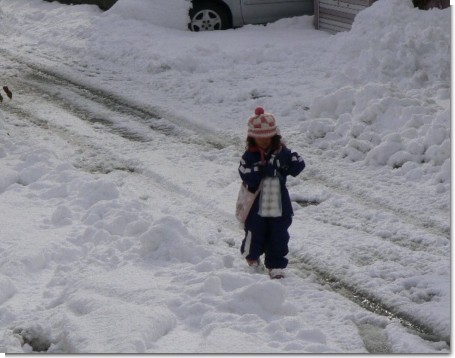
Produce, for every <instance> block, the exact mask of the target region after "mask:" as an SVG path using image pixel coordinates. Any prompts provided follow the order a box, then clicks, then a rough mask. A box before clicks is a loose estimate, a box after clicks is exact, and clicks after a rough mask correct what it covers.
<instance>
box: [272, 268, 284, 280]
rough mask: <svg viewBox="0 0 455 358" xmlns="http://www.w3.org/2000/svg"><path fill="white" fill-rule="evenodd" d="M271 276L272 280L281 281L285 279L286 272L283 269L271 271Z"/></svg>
mask: <svg viewBox="0 0 455 358" xmlns="http://www.w3.org/2000/svg"><path fill="white" fill-rule="evenodd" d="M269 276H270V278H272V279H280V278H284V270H283V269H279V268H276V269H269Z"/></svg>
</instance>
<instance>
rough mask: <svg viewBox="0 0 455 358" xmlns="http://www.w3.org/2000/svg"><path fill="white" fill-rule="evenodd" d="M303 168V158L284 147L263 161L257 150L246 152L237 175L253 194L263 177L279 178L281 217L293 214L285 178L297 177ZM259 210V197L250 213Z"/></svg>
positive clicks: (266, 156)
mask: <svg viewBox="0 0 455 358" xmlns="http://www.w3.org/2000/svg"><path fill="white" fill-rule="evenodd" d="M304 168H305V162H304V160H303V158H302V157H301V156H300V155H299V154H297V153H296V152H292V151H291V150H290V149H288V148H286V147H284V146H283V147H282V148H281V149H280V150H278V151H276V152H275V153H272V154H268V155H267V154H266V155H265V157H264V161H262V160H261V153H260V151H259V150H258V149H257V148H252V149H250V150H247V151H246V152H245V153H244V154H243V156H242V159H241V160H240V166H239V174H240V177H241V178H242V181H243V184H244V185H245V186H246V188H247V189H248V190H249V191H250V192H252V193H254V192H255V191H256V190H257V189H258V188H259V185H260V182H261V180H262V179H263V178H265V177H275V176H277V177H278V178H280V184H281V201H282V203H281V204H282V210H283V212H282V216H283V217H284V216H291V215H293V214H294V212H293V210H292V205H291V199H290V197H289V192H288V189H287V188H286V178H287V176H288V175H292V176H293V177H295V176H297V175H298V174H299V173H300V172H301V171H302V170H303V169H304ZM258 209H259V195H258V197H257V198H256V201H255V202H254V204H253V206H252V208H251V212H255V213H257V212H258Z"/></svg>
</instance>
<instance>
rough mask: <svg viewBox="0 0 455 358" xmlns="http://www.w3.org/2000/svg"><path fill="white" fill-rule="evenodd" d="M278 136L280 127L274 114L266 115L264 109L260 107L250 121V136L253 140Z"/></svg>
mask: <svg viewBox="0 0 455 358" xmlns="http://www.w3.org/2000/svg"><path fill="white" fill-rule="evenodd" d="M276 134H278V127H277V126H276V120H275V117H274V116H273V114H271V113H265V112H264V108H262V107H258V108H256V110H255V111H254V116H251V117H250V118H249V119H248V136H249V137H252V138H271V137H273V136H274V135H276Z"/></svg>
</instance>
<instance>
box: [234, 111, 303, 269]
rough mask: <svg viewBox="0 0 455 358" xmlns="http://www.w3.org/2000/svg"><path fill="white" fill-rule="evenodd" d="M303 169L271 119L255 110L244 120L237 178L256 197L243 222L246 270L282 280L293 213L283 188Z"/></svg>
mask: <svg viewBox="0 0 455 358" xmlns="http://www.w3.org/2000/svg"><path fill="white" fill-rule="evenodd" d="M304 168H305V162H304V161H303V158H302V157H300V156H299V155H298V154H297V153H295V152H292V151H291V150H289V149H288V148H287V147H286V146H285V145H284V144H283V143H282V142H281V136H280V135H279V131H278V128H277V125H276V120H275V117H274V116H273V115H272V114H271V113H265V112H264V109H263V108H261V107H258V108H256V111H255V115H254V116H251V117H250V118H249V119H248V137H247V147H246V152H245V153H244V154H243V156H242V159H241V161H240V167H239V174H240V177H241V178H242V181H243V185H244V186H245V188H246V189H248V191H249V192H251V193H255V192H256V191H257V190H260V191H259V194H258V195H257V197H256V199H255V201H254V203H253V206H252V207H251V210H250V212H249V214H248V216H247V218H246V221H245V226H244V229H245V238H244V239H243V241H242V246H241V249H240V250H241V253H242V255H243V256H244V257H245V258H246V260H247V263H248V265H249V266H253V267H257V266H259V265H260V260H259V257H260V256H261V255H262V254H265V262H264V264H265V266H266V268H267V269H268V270H269V274H270V277H271V278H282V277H284V269H285V268H286V266H287V264H288V260H287V258H286V255H287V254H288V252H289V251H288V242H289V233H288V228H289V227H290V226H291V223H292V216H293V210H292V205H291V199H290V197H289V192H288V190H287V188H286V178H287V176H288V175H292V176H294V177H295V176H297V175H298V174H299V173H300V172H301V171H302V170H303V169H304Z"/></svg>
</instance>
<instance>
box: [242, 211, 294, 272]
mask: <svg viewBox="0 0 455 358" xmlns="http://www.w3.org/2000/svg"><path fill="white" fill-rule="evenodd" d="M291 224H292V216H291V215H289V216H284V217H278V218H263V217H262V216H259V215H258V214H257V213H250V215H249V216H248V218H247V220H246V222H245V238H244V239H243V241H242V246H241V248H240V251H241V253H242V255H243V256H244V257H245V258H246V259H247V260H258V259H259V256H261V255H262V254H265V260H264V261H265V262H264V264H265V267H267V268H268V269H274V268H281V269H283V268H286V266H287V265H288V259H287V258H286V257H285V256H286V255H287V254H288V252H289V249H288V242H289V233H288V229H289V227H290V226H291Z"/></svg>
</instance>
